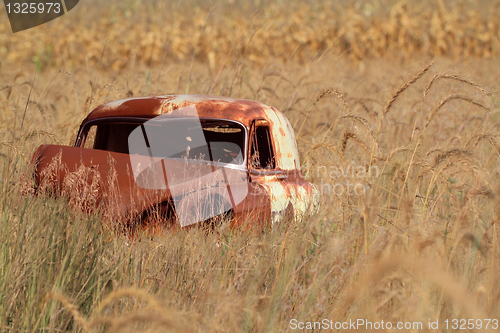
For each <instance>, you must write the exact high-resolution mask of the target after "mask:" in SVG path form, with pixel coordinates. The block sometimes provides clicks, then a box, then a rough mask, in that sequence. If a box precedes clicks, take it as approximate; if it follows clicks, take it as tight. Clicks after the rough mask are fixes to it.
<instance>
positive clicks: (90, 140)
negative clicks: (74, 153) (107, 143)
mask: <svg viewBox="0 0 500 333" xmlns="http://www.w3.org/2000/svg"><path fill="white" fill-rule="evenodd" d="M96 133H97V126H96V125H93V126H92V127H90V129H89V131H88V132H87V135H86V137H85V144H84V146H83V148H88V149H93V148H94V142H95V136H96Z"/></svg>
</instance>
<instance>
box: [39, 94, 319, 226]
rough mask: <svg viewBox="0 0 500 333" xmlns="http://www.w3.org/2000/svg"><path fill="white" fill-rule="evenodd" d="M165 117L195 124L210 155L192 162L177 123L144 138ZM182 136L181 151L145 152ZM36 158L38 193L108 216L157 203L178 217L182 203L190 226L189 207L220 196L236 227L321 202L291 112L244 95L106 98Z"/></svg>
mask: <svg viewBox="0 0 500 333" xmlns="http://www.w3.org/2000/svg"><path fill="white" fill-rule="evenodd" d="M165 117H169V119H164V118H165ZM189 117H193V118H189ZM157 120H158V121H157ZM160 120H161V121H163V122H160ZM165 120H166V122H165ZM155 121H157V122H155ZM164 124H169V125H168V126H170V127H168V130H165V132H169V133H175V128H180V127H182V126H184V127H185V128H186V129H188V128H189V129H190V128H194V127H196V126H192V124H201V125H199V129H200V130H202V131H203V133H204V134H205V138H206V139H207V142H209V143H208V147H209V148H210V150H209V151H208V152H209V154H210V158H207V157H205V158H204V159H203V156H204V155H202V154H200V156H202V161H201V162H203V163H200V159H199V158H198V159H196V160H195V161H194V162H196V163H194V164H193V163H190V162H188V161H187V160H186V158H185V155H186V154H187V155H189V154H190V149H191V147H190V145H191V146H192V143H193V140H194V141H196V139H194V138H191V136H189V135H185V134H183V132H179V133H180V134H176V136H177V137H175V138H172V137H166V139H165V140H164V138H161V140H160V141H161V143H159V144H156V143H153V144H151V143H150V142H148V137H149V141H151V138H152V136H151V135H150V132H148V135H149V136H148V135H146V131H145V128H146V130H148V131H149V129H154V130H156V131H158V130H159V129H161V128H162V127H161V126H165V125H164ZM148 126H149V127H148ZM154 126H156V127H154ZM159 126H160V127H159ZM94 128H95V129H96V132H95V133H94V134H92V130H93V129H94ZM141 128H142V132H140V129H141ZM155 128H156V129H155ZM164 128H167V127H164ZM179 131H181V130H179ZM96 133H97V134H96ZM134 133H135V134H134ZM141 133H143V134H144V138H145V140H146V141H145V142H146V146H147V151H149V153H141V152H140V151H139V153H137V150H136V149H135V148H134V147H135V146H140V145H141V144H142V145H143V146H144V142H142V143H141V142H140V140H139V141H137V140H136V141H131V140H132V137H134V135H136V134H138V135H139V136H138V137H142V134H141ZM151 133H152V132H151ZM92 135H94V138H91V136H92ZM127 137H128V140H129V141H128V142H127ZM92 140H94V141H93V143H92V144H90V143H91V141H92ZM155 140H156V141H155V142H158V139H155ZM162 140H163V141H162ZM183 140H184V141H185V140H187V141H186V143H187V144H188V145H187V153H186V152H185V153H184V155H183V156H184V157H183V158H184V160H183V159H182V158H180V157H179V158H177V157H176V158H168V156H157V155H158V154H155V153H151V151H152V149H153V148H151V147H153V145H155V147H156V146H158V145H159V146H163V145H166V146H168V145H169V144H183V142H182V141H183ZM173 141H179V142H180V143H175V142H173ZM188 141H189V142H188ZM127 143H128V145H127ZM221 145H222V146H224V145H225V146H224V147H222V148H221V149H219V151H220V152H222V155H220V156H221V158H219V159H218V160H217V161H216V160H215V158H214V156H212V155H213V154H215V153H214V151H216V150H217V149H218V147H219V146H221ZM146 146H144V147H146ZM227 147H229V148H231V149H226V148H227ZM159 148H162V149H163V148H164V147H159ZM232 148H235V149H232ZM134 149H135V150H134ZM153 150H154V149H153ZM191 150H192V151H194V149H191ZM232 150H233V151H232ZM143 151H146V150H143ZM148 155H149V156H148ZM153 155H154V156H153ZM160 155H161V154H160ZM172 156H174V155H172ZM179 156H180V155H179ZM218 156H219V155H218ZM227 157H229V159H228V160H227V161H225V160H224V158H227ZM33 160H34V161H35V162H36V169H35V180H36V184H37V192H49V193H52V194H54V195H56V196H61V195H64V196H67V197H68V200H69V201H70V202H71V203H72V204H74V205H75V206H78V207H80V208H81V209H83V210H85V211H89V212H90V211H93V210H95V209H96V207H101V208H100V209H102V210H103V211H104V215H105V216H106V217H107V218H109V219H112V220H115V221H121V222H123V221H129V222H130V221H132V220H133V221H138V220H141V219H143V220H144V219H147V217H148V216H151V215H152V214H153V212H156V213H159V214H162V215H168V216H169V219H170V221H171V222H172V221H173V222H172V223H173V224H174V225H175V224H177V225H178V224H179V222H178V221H177V222H176V220H179V216H180V214H181V213H180V212H181V210H182V211H183V212H184V213H182V214H183V219H184V222H182V221H181V222H180V225H181V226H185V225H190V224H194V223H196V222H200V221H201V219H204V218H203V217H198V219H199V220H200V221H197V220H196V218H191V219H190V218H188V217H187V216H188V213H185V212H186V211H187V212H191V213H192V212H194V211H199V210H200V207H205V206H213V205H214V203H213V201H214V200H215V199H214V198H218V199H217V200H220V201H221V202H222V203H223V204H221V203H220V202H219V203H218V204H217V205H218V206H217V208H216V209H215V210H216V213H213V214H212V215H214V214H217V215H218V214H219V213H221V212H224V213H227V212H228V211H230V212H231V215H230V216H231V221H232V222H231V224H232V225H233V226H235V227H242V226H245V225H246V226H250V227H257V228H259V229H260V228H266V227H269V226H272V225H273V224H274V223H277V222H279V221H280V220H282V219H284V218H302V217H304V216H306V215H309V214H312V213H314V212H315V211H317V209H318V206H319V193H318V190H317V188H316V186H315V185H313V184H311V183H309V182H307V181H305V180H304V177H303V175H302V173H301V171H300V161H299V154H298V150H297V145H296V142H295V137H294V133H293V129H292V127H291V125H290V123H289V121H288V120H287V118H286V117H285V116H284V115H283V114H282V113H281V112H279V111H278V110H276V109H275V108H273V107H269V106H267V105H264V104H261V103H258V102H254V101H249V100H242V99H233V98H226V97H217V96H201V95H169V96H155V97H141V98H129V99H123V100H118V101H114V102H110V103H107V104H104V105H101V106H99V107H97V108H96V109H95V110H94V111H92V112H91V113H90V114H89V115H88V116H87V118H86V119H85V120H84V121H83V122H82V125H81V127H80V130H79V133H78V137H77V140H76V143H75V146H74V147H68V146H58V145H44V146H40V147H39V148H38V150H37V151H36V152H35V154H34V156H33ZM191 162H193V161H191ZM141 163H142V164H141ZM141 165H142V166H141ZM144 165H146V167H144ZM193 165H194V167H193ZM138 168H139V169H138ZM193 168H194V169H193ZM144 170H147V171H148V172H144ZM151 170H152V171H154V172H153V173H151V172H150V171H151ZM158 174H160V175H164V176H165V178H164V180H161V177H160V178H158V177H157V175H158ZM150 175H156V176H155V177H156V178H154V179H160V180H159V182H158V181H156V180H155V181H156V183H155V184H156V185H154V186H153V185H151V186H150V185H148V184H146V182H145V180H144V179H149V180H150V179H152V178H151V176H150ZM194 175H195V176H194ZM148 177H149V178H148ZM167 178H168V179H167ZM145 184H146V185H145ZM209 184H212V185H209ZM214 184H215V185H214ZM193 188H195V189H196V190H194V191H193ZM214 188H215V190H214ZM221 205H222V206H221ZM195 206H196V207H197V208H195V209H193V208H192V207H195ZM219 206H220V207H219ZM191 213H189V214H191ZM193 214H194V213H193ZM212 215H210V216H212ZM200 216H202V215H200ZM206 216H209V215H206ZM206 216H205V217H206ZM193 221H194V222H193ZM129 222H127V223H129Z"/></svg>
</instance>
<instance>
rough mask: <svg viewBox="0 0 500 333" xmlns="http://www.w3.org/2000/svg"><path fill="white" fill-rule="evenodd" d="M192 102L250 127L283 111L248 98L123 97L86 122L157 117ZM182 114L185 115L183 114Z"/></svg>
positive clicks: (204, 114) (205, 112)
mask: <svg viewBox="0 0 500 333" xmlns="http://www.w3.org/2000/svg"><path fill="white" fill-rule="evenodd" d="M190 105H195V106H196V111H197V112H198V116H199V117H200V118H221V119H230V120H236V121H239V122H241V123H242V124H243V125H245V126H247V127H249V126H250V124H251V122H252V121H253V120H254V119H257V118H264V119H268V118H269V117H270V116H274V114H275V113H276V112H279V111H277V110H276V109H274V108H272V107H270V106H267V105H265V104H262V103H259V102H255V101H251V100H246V99H238V98H230V97H221V96H206V95H163V96H150V97H133V98H127V99H120V100H117V101H113V102H109V103H106V104H103V105H100V106H98V107H97V108H96V109H95V110H93V111H92V112H91V113H90V114H89V115H88V116H87V118H86V119H85V120H84V123H85V122H87V121H91V120H95V119H101V118H108V117H139V118H154V117H156V116H159V115H162V114H167V113H170V112H172V111H174V110H177V109H180V108H183V107H186V106H190ZM270 113H273V115H270ZM178 116H182V113H181V114H178Z"/></svg>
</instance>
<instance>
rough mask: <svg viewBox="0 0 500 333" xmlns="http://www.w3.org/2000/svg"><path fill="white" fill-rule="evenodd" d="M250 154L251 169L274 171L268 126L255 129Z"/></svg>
mask: <svg viewBox="0 0 500 333" xmlns="http://www.w3.org/2000/svg"><path fill="white" fill-rule="evenodd" d="M250 154H251V155H250V165H251V167H252V168H254V169H274V168H275V167H276V164H275V158H274V151H273V145H272V142H271V135H270V133H269V127H268V126H257V127H255V130H254V132H253V137H252V148H251V153H250Z"/></svg>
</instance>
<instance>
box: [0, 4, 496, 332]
mask: <svg viewBox="0 0 500 333" xmlns="http://www.w3.org/2000/svg"><path fill="white" fill-rule="evenodd" d="M2 15H3V16H4V17H6V13H5V9H4V8H3V7H2V8H0V16H2ZM499 22H500V3H499V2H497V1H481V2H480V1H458V2H457V1H453V2H452V1H444V0H443V1H437V2H432V1H421V2H419V3H416V2H410V1H400V2H397V1H384V0H379V1H339V2H335V3H334V4H331V3H330V2H327V1H324V0H320V1H307V2H304V1H278V0H276V1H272V2H271V3H268V2H264V1H260V0H255V1H239V0H228V1H224V2H223V1H219V2H216V1H211V2H210V1H209V2H206V3H203V4H202V3H200V2H199V1H195V0H188V1H182V2H180V1H179V2H172V3H170V2H168V3H167V2H164V1H153V0H151V1H140V0H134V1H132V0H130V1H114V0H113V1H106V3H105V4H103V2H102V1H101V2H97V1H92V0H87V1H84V0H82V1H81V2H80V4H79V5H78V6H77V7H76V8H75V9H74V10H73V11H71V12H70V13H69V14H67V15H66V16H64V17H62V18H60V19H58V20H55V21H53V22H50V23H48V24H46V25H44V26H41V27H38V28H35V29H32V30H28V31H24V32H20V33H17V34H12V33H11V30H10V26H9V25H8V21H7V20H3V21H2V22H1V23H0V32H1V33H0V55H1V56H0V78H1V81H0V120H1V121H0V134H1V135H0V165H1V169H0V177H1V183H0V186H1V187H0V218H1V220H0V229H1V232H0V269H1V273H0V330H1V331H2V332H4V331H5V332H10V331H12V332H18V331H22V332H35V331H36V332H39V331H42V332H62V331H76V332H100V331H110V332H114V331H116V332H124V331H131V332H133V331H137V330H140V331H179V332H198V331H203V332H226V331H227V332H239V331H245V332H247V331H250V332H281V331H291V330H292V327H291V325H290V321H291V320H292V319H297V320H298V321H302V322H307V321H310V322H314V321H321V320H322V319H328V320H332V321H333V322H334V323H335V322H344V321H349V319H351V320H357V319H365V320H368V321H371V322H380V321H382V320H383V321H384V322H391V323H393V325H395V324H396V323H397V322H409V323H413V322H422V324H423V326H422V327H423V330H427V331H432V330H431V329H429V327H428V323H429V320H431V321H433V322H435V321H436V320H439V323H440V326H439V331H442V330H446V329H445V328H446V327H445V326H444V325H445V324H444V323H443V321H444V320H446V319H449V323H450V325H451V323H452V322H451V320H452V319H466V320H467V319H474V323H476V324H477V322H476V320H478V319H482V320H483V321H482V325H483V326H482V328H481V331H482V330H485V326H486V321H485V320H484V319H499V317H500V306H499V305H500V290H499V289H498V283H499V279H500V269H499V267H500V258H499V255H500V248H499V244H498V240H499V236H500V235H499V231H498V230H497V229H498V228H497V226H498V221H499V215H498V214H499V211H498V210H499V205H500V201H499V198H500V197H499V196H500V183H499V181H498V177H499V171H498V170H499V161H500V146H499V144H500V140H499V136H500V135H499V131H498V129H499V120H500V108H499V104H498V103H499V99H498V97H499V95H498V93H499V87H498V83H497V82H498V77H499V75H500V66H499V65H498V59H499V58H498V54H499V47H500V46H499V45H500V44H499V39H498V37H499V34H500V29H499V28H500V26H499V24H500V23H499ZM168 93H202V94H215V95H225V96H233V97H241V98H248V99H254V100H258V101H261V102H263V103H266V104H269V105H272V106H275V107H277V108H278V109H280V110H282V111H283V112H284V113H285V115H286V116H287V117H288V118H289V119H290V121H291V123H292V124H293V126H294V128H295V134H296V136H297V137H298V144H299V149H300V153H301V159H302V164H303V171H304V174H305V175H306V177H307V179H309V180H310V181H312V182H314V183H316V184H317V185H318V187H319V188H320V192H321V194H322V197H321V209H320V212H319V213H318V214H317V215H315V216H314V217H312V218H310V219H307V220H304V221H292V222H289V223H283V224H281V225H279V226H276V228H274V230H273V231H272V232H270V233H266V234H262V235H249V234H245V233H240V232H231V231H230V230H227V229H226V228H223V227H222V228H221V229H220V230H218V232H219V234H220V236H218V237H219V240H220V246H217V245H216V242H215V240H216V239H215V238H216V236H214V235H210V236H206V235H204V233H203V232H201V231H198V230H192V231H189V232H177V233H166V234H165V235H162V236H158V237H155V238H153V239H149V238H144V239H142V240H141V241H140V242H137V243H134V244H132V245H127V243H128V242H129V240H128V239H127V238H126V237H121V236H113V235H111V234H110V233H109V232H108V231H107V229H106V228H103V226H102V225H101V222H100V217H99V216H86V215H83V214H81V213H78V212H77V211H75V210H73V209H71V208H70V207H68V204H67V203H66V202H65V201H64V200H54V199H51V198H46V197H33V196H30V195H26V194H24V193H26V191H27V189H28V187H27V185H26V181H27V180H26V177H24V176H23V175H24V174H25V173H26V172H27V164H28V162H29V159H30V157H31V155H32V153H33V151H34V150H35V149H36V148H37V147H38V145H39V144H41V143H58V144H72V143H73V142H74V139H75V135H76V131H77V129H78V126H79V124H80V122H81V121H82V119H83V118H84V117H85V116H86V115H87V114H88V112H89V111H91V110H92V109H93V108H94V107H96V106H98V105H100V104H102V103H104V102H107V101H111V100H115V99H118V98H124V97H127V96H143V95H152V94H168ZM367 170H370V171H371V172H366V171H367ZM450 327H451V326H450ZM492 327H493V325H492V324H491V323H490V324H489V327H488V330H491V328H492ZM360 329H361V330H365V327H363V328H360ZM450 330H451V329H450ZM306 331H311V330H309V329H306ZM314 331H315V332H318V331H320V330H319V329H317V328H316V329H315V330H314ZM325 331H326V330H325ZM407 331H410V330H407ZM485 331H487V330H485Z"/></svg>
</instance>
